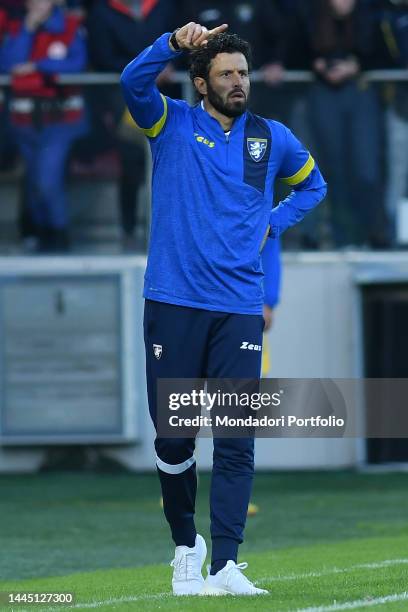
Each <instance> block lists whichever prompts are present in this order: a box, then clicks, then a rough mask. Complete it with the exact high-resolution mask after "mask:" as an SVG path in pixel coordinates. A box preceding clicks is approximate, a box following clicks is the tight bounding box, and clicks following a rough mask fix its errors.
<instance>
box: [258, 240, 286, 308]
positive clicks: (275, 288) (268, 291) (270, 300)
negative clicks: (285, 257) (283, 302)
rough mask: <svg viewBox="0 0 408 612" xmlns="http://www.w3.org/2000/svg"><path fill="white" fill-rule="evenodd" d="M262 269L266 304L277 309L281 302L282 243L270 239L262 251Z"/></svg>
mask: <svg viewBox="0 0 408 612" xmlns="http://www.w3.org/2000/svg"><path fill="white" fill-rule="evenodd" d="M261 257H262V267H263V271H264V274H265V276H264V302H265V304H266V305H267V306H270V307H271V308H275V306H276V305H277V304H278V302H279V293H280V284H281V269H282V265H281V256H280V241H279V240H273V239H269V240H267V241H266V243H265V247H264V249H263V251H262V255H261Z"/></svg>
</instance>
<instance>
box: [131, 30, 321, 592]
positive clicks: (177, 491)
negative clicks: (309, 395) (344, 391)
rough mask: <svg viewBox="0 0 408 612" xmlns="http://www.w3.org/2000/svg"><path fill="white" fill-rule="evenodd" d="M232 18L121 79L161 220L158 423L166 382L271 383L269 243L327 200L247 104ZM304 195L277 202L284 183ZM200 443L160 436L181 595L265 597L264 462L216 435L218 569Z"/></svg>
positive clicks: (305, 156)
mask: <svg viewBox="0 0 408 612" xmlns="http://www.w3.org/2000/svg"><path fill="white" fill-rule="evenodd" d="M226 29H227V25H222V26H219V27H218V28H214V29H213V30H211V31H208V30H207V29H206V28H204V27H202V26H201V25H199V24H196V23H193V22H191V23H188V24H187V25H185V26H183V27H182V28H180V29H179V30H176V31H175V32H173V33H172V34H163V35H162V36H161V37H160V38H158V39H157V40H156V42H154V43H153V45H152V46H151V47H148V48H147V49H145V51H143V52H142V53H141V54H140V55H138V57H137V58H136V59H135V60H133V62H131V63H130V64H129V65H128V66H127V67H126V68H125V70H124V72H123V74H122V87H123V92H124V96H125V99H126V102H127V104H128V107H129V110H130V112H131V114H132V116H133V118H134V120H135V122H136V123H137V125H138V126H139V128H140V129H141V130H142V131H143V132H144V133H145V134H146V136H147V137H148V139H149V143H150V147H151V151H152V158H153V179H152V208H153V210H152V225H151V237H150V248H149V257H148V264H147V270H146V275H145V287H144V297H145V299H146V304H145V319H144V329H145V346H146V373H147V387H148V396H149V408H150V413H151V417H152V419H153V422H154V424H155V425H157V414H156V410H157V390H156V384H157V379H158V378H258V377H259V374H260V369H261V352H260V351H258V350H248V347H253V349H255V347H258V346H261V345H262V331H263V326H264V321H263V317H262V308H263V298H264V294H263V271H262V265H261V260H260V251H261V249H262V245H263V242H264V239H265V236H266V235H269V238H268V239H270V240H275V239H276V238H278V236H279V235H280V234H281V233H282V232H283V231H284V230H285V229H286V228H288V227H290V226H291V225H294V224H295V223H297V222H298V221H300V220H301V219H302V218H303V217H304V215H305V214H306V213H307V212H308V211H310V210H312V209H313V208H314V207H315V206H316V205H317V204H318V203H319V202H320V201H321V200H322V199H323V197H324V195H325V192H326V186H325V182H324V180H323V178H322V176H321V174H320V172H319V170H318V168H317V165H316V164H315V162H314V160H313V158H312V157H311V155H310V154H309V153H308V151H306V150H305V149H304V147H303V146H302V145H301V144H300V142H299V141H298V140H297V139H296V138H295V137H294V136H293V134H292V133H291V132H290V131H289V130H288V129H287V128H286V127H285V126H283V125H282V124H280V123H277V122H275V121H272V120H266V119H263V118H262V117H258V116H256V115H253V114H252V113H250V112H249V111H248V110H247V101H248V96H249V89H250V83H249V67H250V49H249V46H248V44H247V43H246V42H245V41H243V40H242V39H240V38H238V37H237V36H236V35H230V34H226V33H225V30H226ZM184 49H188V50H192V51H193V53H192V58H191V69H190V73H191V78H192V81H193V83H194V85H195V88H196V90H197V92H198V94H199V96H200V99H201V101H200V102H199V103H198V104H197V105H196V106H194V107H190V106H189V105H188V104H187V103H186V102H184V101H181V100H173V99H170V98H167V97H164V96H162V95H161V94H160V93H159V91H158V89H157V87H156V85H155V79H156V77H157V76H158V74H159V73H160V72H161V71H162V70H163V69H164V68H165V66H166V64H167V63H168V62H169V61H170V60H172V59H174V58H175V57H176V56H177V54H178V53H181V52H182V51H183V50H184ZM276 178H281V179H282V180H284V181H285V182H286V183H288V184H289V185H292V186H293V191H292V193H291V194H290V195H289V196H288V198H286V200H284V201H283V202H281V203H280V204H279V205H278V206H277V207H275V208H274V209H272V201H273V184H274V181H275V179H276ZM194 446H195V441H194V439H192V438H180V439H168V438H160V437H157V438H156V441H155V448H156V453H157V461H156V463H157V469H158V474H159V477H160V482H161V487H162V494H163V507H164V513H165V516H166V519H167V521H168V522H169V525H170V529H171V532H172V537H173V540H174V542H175V544H176V552H175V558H174V560H173V562H172V565H173V567H174V573H173V592H174V594H176V595H185V594H199V593H202V594H227V593H231V594H242V595H256V594H260V593H265V591H264V590H262V589H258V588H256V587H255V586H254V585H253V584H252V583H251V582H250V581H249V580H248V579H247V578H246V577H245V576H244V574H243V573H242V571H241V570H242V569H244V566H243V565H242V564H239V565H237V563H236V562H237V554H238V546H239V544H240V543H241V542H242V540H243V532H244V527H245V520H246V512H247V507H248V501H249V498H250V493H251V485H252V479H253V471H254V441H253V439H252V438H234V439H226V438H214V459H213V477H212V484H211V498H210V506H211V538H212V559H211V570H210V573H209V575H208V576H207V578H206V581H205V583H204V580H203V577H202V574H201V567H202V565H203V563H204V559H205V556H206V545H205V542H204V539H203V538H202V537H201V536H200V535H197V533H196V529H195V524H194V510H195V495H196V471H195V458H194Z"/></svg>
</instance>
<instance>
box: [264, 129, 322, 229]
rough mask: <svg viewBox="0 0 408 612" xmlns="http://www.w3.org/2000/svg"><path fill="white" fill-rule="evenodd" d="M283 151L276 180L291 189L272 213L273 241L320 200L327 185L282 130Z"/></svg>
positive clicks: (308, 157)
mask: <svg viewBox="0 0 408 612" xmlns="http://www.w3.org/2000/svg"><path fill="white" fill-rule="evenodd" d="M285 131H286V135H285V141H284V147H283V148H284V151H283V156H282V160H281V165H280V168H279V171H278V177H279V178H280V179H281V180H282V181H283V182H284V183H286V184H287V185H290V186H291V187H293V190H292V192H291V193H290V195H289V196H288V197H287V198H286V199H285V200H283V201H282V202H280V203H279V204H278V206H276V207H275V208H273V209H272V212H271V216H270V227H271V229H270V236H271V237H273V238H277V237H278V236H280V235H281V234H282V233H283V232H284V231H285V230H286V229H287V228H288V227H291V226H292V225H295V224H296V223H299V221H301V220H302V219H303V217H304V216H305V215H306V214H307V213H308V212H310V211H311V210H313V208H315V206H317V205H318V204H319V202H321V201H322V200H323V198H324V197H325V195H326V192H327V185H326V182H325V181H324V179H323V177H322V175H321V173H320V170H319V168H318V167H317V164H316V162H315V160H314V159H313V157H312V156H311V155H310V153H309V152H308V151H307V150H306V149H305V148H304V147H303V145H302V144H301V143H300V142H299V140H298V139H297V138H295V136H294V135H293V134H292V132H291V131H290V130H289V129H287V128H285Z"/></svg>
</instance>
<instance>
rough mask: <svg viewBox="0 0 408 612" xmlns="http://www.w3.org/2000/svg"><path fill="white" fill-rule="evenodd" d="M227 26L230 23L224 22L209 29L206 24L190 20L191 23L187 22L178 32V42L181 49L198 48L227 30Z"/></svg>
mask: <svg viewBox="0 0 408 612" xmlns="http://www.w3.org/2000/svg"><path fill="white" fill-rule="evenodd" d="M227 28H228V25H227V24H226V23H223V24H222V25H220V26H218V27H216V28H213V29H212V30H207V28H206V27H205V26H202V25H200V24H199V23H194V21H190V23H187V24H186V25H185V26H183V27H182V28H180V29H179V30H178V32H177V33H176V40H177V44H178V46H179V47H180V49H190V50H192V49H198V48H199V47H203V46H205V45H206V44H207V43H208V41H209V39H210V38H213V37H214V36H216V35H217V34H220V33H221V32H225V30H226V29H227Z"/></svg>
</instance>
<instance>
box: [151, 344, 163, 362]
mask: <svg viewBox="0 0 408 612" xmlns="http://www.w3.org/2000/svg"><path fill="white" fill-rule="evenodd" d="M153 353H154V356H155V357H156V359H160V357H161V356H162V353H163V347H162V345H161V344H153Z"/></svg>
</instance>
